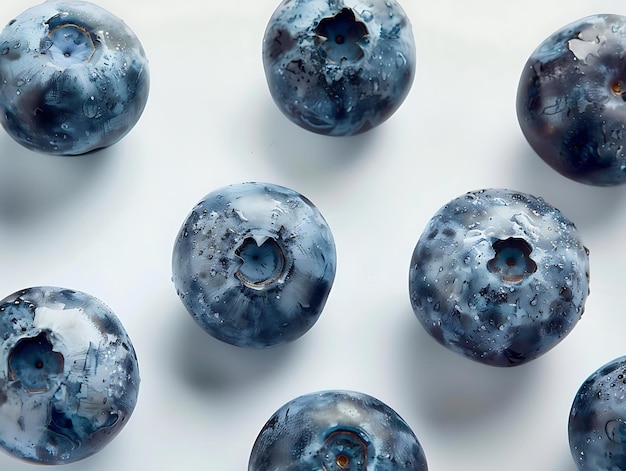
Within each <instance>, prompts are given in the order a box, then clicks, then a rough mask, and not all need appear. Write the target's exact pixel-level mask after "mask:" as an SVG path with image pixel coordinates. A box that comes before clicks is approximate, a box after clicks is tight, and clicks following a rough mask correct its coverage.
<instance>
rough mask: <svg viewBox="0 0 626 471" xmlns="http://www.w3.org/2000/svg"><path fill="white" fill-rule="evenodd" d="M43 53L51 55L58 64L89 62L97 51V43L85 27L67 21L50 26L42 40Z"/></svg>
mask: <svg viewBox="0 0 626 471" xmlns="http://www.w3.org/2000/svg"><path fill="white" fill-rule="evenodd" d="M50 21H51V20H49V22H48V25H49V26H51V25H50ZM41 53H42V54H48V55H50V57H51V58H52V60H53V62H55V63H57V64H58V65H70V64H72V63H79V62H85V63H89V62H91V59H92V58H93V56H94V54H95V53H96V44H95V42H94V41H93V39H92V38H91V34H90V33H89V32H88V31H87V30H86V29H85V28H84V27H82V26H79V25H77V24H74V23H65V24H59V25H56V26H53V27H51V28H50V30H49V32H48V35H47V36H46V37H45V38H44V39H43V40H42V43H41Z"/></svg>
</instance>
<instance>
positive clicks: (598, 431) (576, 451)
mask: <svg viewBox="0 0 626 471" xmlns="http://www.w3.org/2000/svg"><path fill="white" fill-rule="evenodd" d="M568 436H569V445H570V450H571V452H572V457H573V458H574V461H575V462H576V465H577V466H578V469H579V470H580V471H599V470H603V471H605V470H606V471H623V470H626V357H620V358H616V359H614V360H613V361H611V362H609V363H607V364H606V365H604V366H602V367H601V368H599V369H598V370H597V371H595V372H594V373H593V374H592V375H591V376H589V378H587V379H586V380H585V382H584V383H583V384H582V385H581V387H580V389H579V390H578V392H577V393H576V396H575V398H574V402H573V404H572V408H571V410H570V416H569V423H568Z"/></svg>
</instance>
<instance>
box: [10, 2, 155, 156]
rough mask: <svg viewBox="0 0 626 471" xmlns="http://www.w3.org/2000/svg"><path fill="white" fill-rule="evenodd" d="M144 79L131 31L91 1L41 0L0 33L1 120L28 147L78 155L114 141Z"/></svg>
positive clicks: (126, 124) (132, 115)
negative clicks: (43, 0)
mask: <svg viewBox="0 0 626 471" xmlns="http://www.w3.org/2000/svg"><path fill="white" fill-rule="evenodd" d="M149 83H150V78H149V71H148V60H147V59H146V55H145V53H144V50H143V47H142V45H141V44H140V42H139V39H138V38H137V36H135V34H134V33H133V32H132V31H131V30H130V29H129V28H128V26H127V25H126V24H125V23H124V22H123V21H122V20H121V19H119V18H117V17H116V16H114V15H113V14H111V13H109V12H108V11H106V10H104V9H103V8H101V7H99V6H97V5H94V4H92V3H89V2H84V1H80V0H68V1H66V0H48V1H46V2H44V3H41V4H40V5H37V6H34V7H32V8H30V9H28V10H26V11H24V12H23V13H22V14H20V15H19V16H18V17H17V18H15V19H14V20H12V21H11V22H10V23H9V24H8V25H7V26H6V27H5V28H4V30H3V31H2V32H1V33H0V123H1V124H2V126H3V127H4V129H5V130H6V131H7V132H8V133H9V135H10V136H11V137H12V138H13V139H15V140H16V141H17V142H19V143H20V144H22V145H23V146H25V147H26V148H28V149H30V150H33V151H36V152H40V153H44V154H53V155H80V154H85V153H87V152H90V151H93V150H96V149H100V148H104V147H108V146H110V145H112V144H114V143H116V142H118V141H119V140H120V139H121V138H122V137H124V136H125V135H126V134H127V133H128V132H129V131H130V130H131V129H132V128H133V127H134V126H135V124H136V123H137V121H138V120H139V118H140V116H141V114H142V113H143V110H144V107H145V105H146V102H147V100H148V92H149Z"/></svg>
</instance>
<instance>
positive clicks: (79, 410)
mask: <svg viewBox="0 0 626 471" xmlns="http://www.w3.org/2000/svg"><path fill="white" fill-rule="evenodd" d="M138 389H139V370H138V367H137V357H136V355H135V350H134V349H133V345H132V343H131V342H130V339H129V337H128V334H127V333H126V331H125V330H124V327H123V326H122V324H121V323H120V321H119V319H118V318H117V317H116V316H115V314H113V312H112V311H111V310H110V309H109V308H108V307H107V306H105V305H104V304H103V303H102V302H100V301H99V300H97V299H96V298H94V297H93V296H90V295H88V294H86V293H82V292H80V291H74V290H70V289H62V288H56V287H34V288H28V289H25V290H22V291H18V292H17V293H14V294H12V295H10V296H8V297H6V298H5V299H3V300H2V301H0V424H1V426H0V447H1V448H2V449H3V450H4V451H5V452H7V453H9V454H11V455H13V456H14V457H16V458H20V459H23V460H27V461H30V462H33V463H37V464H67V463H72V462H74V461H78V460H81V459H83V458H87V457H88V456H91V455H93V454H94V453H97V452H98V451H100V450H101V449H102V448H103V447H105V446H106V445H107V444H108V443H109V442H110V441H111V440H112V439H113V438H114V437H115V436H116V435H117V434H118V433H119V432H120V430H121V429H122V428H123V427H124V425H126V423H127V422H128V419H129V417H130V415H131V414H132V412H133V409H134V408H135V404H136V402H137V393H138Z"/></svg>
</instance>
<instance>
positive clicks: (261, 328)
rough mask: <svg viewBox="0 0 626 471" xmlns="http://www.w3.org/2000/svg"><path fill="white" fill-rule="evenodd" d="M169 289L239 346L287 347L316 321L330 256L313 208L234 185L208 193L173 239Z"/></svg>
mask: <svg viewBox="0 0 626 471" xmlns="http://www.w3.org/2000/svg"><path fill="white" fill-rule="evenodd" d="M172 268H173V279H174V285H175V287H176V290H177V292H178V295H179V296H180V298H181V300H182V301H183V304H184V305H185V307H186V308H187V310H188V311H189V313H190V314H191V315H192V316H193V318H194V319H195V320H196V321H197V322H198V324H200V325H201V326H202V328H204V329H205V330H206V331H207V332H208V333H210V334H211V335H213V336H214V337H216V338H218V339H220V340H222V341H225V342H227V343H230V344H233V345H238V346H242V347H267V346H271V345H276V344H280V343H285V342H289V341H292V340H295V339H296V338H298V337H300V336H302V335H303V334H304V333H305V332H306V331H308V330H309V329H310V328H311V327H312V326H313V324H315V322H316V321H317V319H318V317H319V316H320V314H321V312H322V309H323V308H324V305H325V304H326V299H327V297H328V294H329V292H330V289H331V287H332V284H333V280H334V277H335V270H336V250H335V243H334V240H333V236H332V233H331V231H330V228H329V227H328V224H327V223H326V221H325V220H324V218H323V217H322V215H321V214H320V212H319V211H318V209H317V208H316V207H315V206H314V205H313V204H312V203H311V202H310V201H309V200H308V199H306V198H305V197H303V196H302V195H300V194H299V193H297V192H295V191H293V190H291V189H288V188H284V187H281V186H278V185H273V184H268V183H241V184H235V185H231V186H228V187H225V188H221V189H218V190H215V191H213V192H211V193H209V194H208V195H207V196H206V197H205V198H204V199H203V200H202V201H201V202H199V203H198V204H197V205H196V206H195V208H193V210H192V211H191V213H190V214H189V216H188V217H187V219H186V220H185V222H184V224H183V226H182V227H181V229H180V232H179V234H178V237H177V240H176V243H175V246H174V253H173V259H172Z"/></svg>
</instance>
